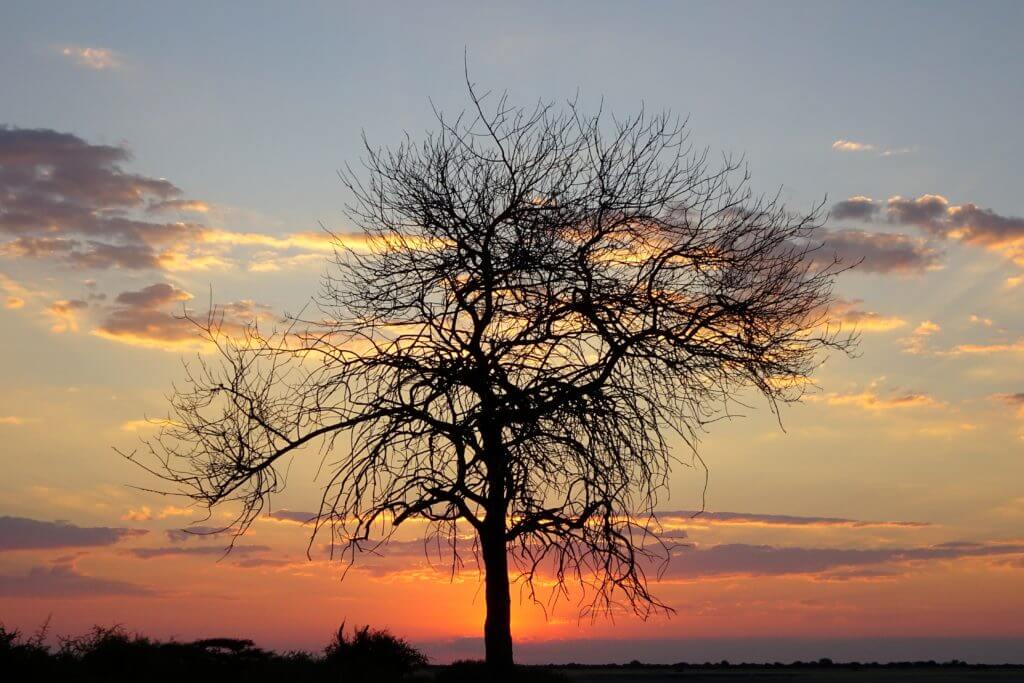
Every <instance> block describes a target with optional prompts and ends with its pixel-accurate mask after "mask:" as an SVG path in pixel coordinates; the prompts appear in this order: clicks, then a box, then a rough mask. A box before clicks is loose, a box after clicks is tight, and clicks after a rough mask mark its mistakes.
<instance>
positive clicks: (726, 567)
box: [664, 542, 1024, 579]
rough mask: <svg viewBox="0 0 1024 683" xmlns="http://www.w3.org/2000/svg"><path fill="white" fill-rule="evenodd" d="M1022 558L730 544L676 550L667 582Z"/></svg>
mask: <svg viewBox="0 0 1024 683" xmlns="http://www.w3.org/2000/svg"><path fill="white" fill-rule="evenodd" d="M1022 553H1024V544H1019V543H999V544H983V543H962V542H954V543H944V544H939V545H935V546H923V547H915V548H867V549H837V548H802V547H779V546H770V545H748V544H744V543H731V544H722V545H714V546H708V547H688V548H680V549H677V550H675V551H673V553H672V558H671V560H670V562H669V564H668V568H667V570H666V572H665V575H664V576H665V578H685V579H690V578H698V577H707V576H784V575H794V574H796V575H820V574H826V573H828V572H831V571H834V570H840V569H842V570H848V569H849V568H853V567H863V566H872V565H879V564H884V563H900V564H904V563H911V564H912V563H918V562H930V561H940V560H957V559H963V558H971V557H1006V556H1014V555H1020V554H1022Z"/></svg>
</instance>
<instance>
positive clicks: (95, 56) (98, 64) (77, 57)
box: [58, 45, 124, 71]
mask: <svg viewBox="0 0 1024 683" xmlns="http://www.w3.org/2000/svg"><path fill="white" fill-rule="evenodd" d="M58 49H59V50H60V54H62V55H64V56H65V57H67V58H68V59H70V60H71V61H72V62H74V63H75V65H77V66H80V67H84V68H86V69H93V70H96V71H103V70H106V69H119V68H122V67H123V66H124V59H123V58H122V57H121V55H119V54H118V53H116V52H114V51H113V50H110V49H108V48H105V47H81V46H78V45H64V46H61V47H59V48H58Z"/></svg>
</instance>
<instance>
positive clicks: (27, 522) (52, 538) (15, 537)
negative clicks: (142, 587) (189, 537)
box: [0, 517, 147, 551]
mask: <svg viewBox="0 0 1024 683" xmlns="http://www.w3.org/2000/svg"><path fill="white" fill-rule="evenodd" d="M146 533H147V532H146V531H145V530H143V529H120V528H113V527H102V526H101V527H80V526H75V525H74V524H71V523H69V522H42V521H39V520H35V519H29V518H27V517H0V551H4V550H39V549H46V548H85V547H94V546H107V545H113V544H114V543H117V542H118V541H121V540H123V539H126V538H131V537H134V536H141V535H143V534H146Z"/></svg>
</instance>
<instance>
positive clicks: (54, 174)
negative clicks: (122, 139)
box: [0, 126, 205, 269]
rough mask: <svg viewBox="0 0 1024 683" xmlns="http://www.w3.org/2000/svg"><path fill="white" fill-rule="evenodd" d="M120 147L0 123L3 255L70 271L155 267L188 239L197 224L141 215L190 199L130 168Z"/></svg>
mask: <svg viewBox="0 0 1024 683" xmlns="http://www.w3.org/2000/svg"><path fill="white" fill-rule="evenodd" d="M130 159H131V155H130V154H129V152H128V151H127V149H125V148H124V147H119V146H111V145H93V144H89V143H87V142H86V141H84V140H82V139H81V138H79V137H77V136H75V135H71V134H69V133H60V132H57V131H54V130H50V129H42V128H41V129H24V128H14V127H10V126H0V235H7V236H9V237H10V238H11V239H10V241H8V242H6V243H4V244H2V245H0V251H2V253H3V254H4V255H6V256H8V257H10V256H18V257H23V258H34V259H50V260H55V261H58V262H63V263H65V264H67V265H69V266H71V267H76V268H91V269H105V268H115V267H118V268H128V269H145V268H156V267H159V266H160V264H161V260H162V259H164V258H170V255H171V254H173V253H176V252H177V251H180V250H181V249H184V248H187V247H188V246H189V245H191V244H194V243H195V242H196V240H197V239H198V237H199V236H200V235H201V233H202V231H203V230H204V229H205V228H203V226H201V225H196V224H192V223H184V222H155V221H152V220H148V219H145V218H144V217H143V216H144V215H145V214H146V213H147V210H149V209H151V208H153V207H160V206H167V205H168V202H191V201H193V200H189V199H187V198H185V197H183V196H182V191H181V189H180V188H178V187H177V186H176V185H174V184H173V183H171V182H170V181H168V180H165V179H163V178H151V177H148V176H144V175H140V174H135V173H129V172H127V171H125V170H124V169H123V167H122V165H123V164H124V163H125V162H127V161H129V160H130Z"/></svg>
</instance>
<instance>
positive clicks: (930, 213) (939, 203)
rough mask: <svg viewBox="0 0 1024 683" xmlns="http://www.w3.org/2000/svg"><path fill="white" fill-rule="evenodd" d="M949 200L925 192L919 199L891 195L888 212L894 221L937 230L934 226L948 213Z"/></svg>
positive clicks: (887, 207) (890, 218)
mask: <svg viewBox="0 0 1024 683" xmlns="http://www.w3.org/2000/svg"><path fill="white" fill-rule="evenodd" d="M947 208H949V201H948V200H947V199H946V198H945V197H943V196H941V195H937V194H923V195H921V196H920V197H918V198H917V199H907V198H906V197H900V196H898V195H897V196H895V197H890V198H889V202H888V203H887V205H886V213H887V214H888V216H889V220H890V221H891V222H893V223H900V224H903V225H916V226H918V227H921V228H925V229H928V230H929V231H935V230H934V229H932V226H935V225H936V224H937V221H939V220H940V219H941V218H943V217H944V216H945V215H946V209H947Z"/></svg>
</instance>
